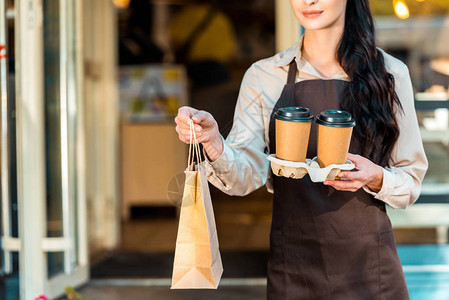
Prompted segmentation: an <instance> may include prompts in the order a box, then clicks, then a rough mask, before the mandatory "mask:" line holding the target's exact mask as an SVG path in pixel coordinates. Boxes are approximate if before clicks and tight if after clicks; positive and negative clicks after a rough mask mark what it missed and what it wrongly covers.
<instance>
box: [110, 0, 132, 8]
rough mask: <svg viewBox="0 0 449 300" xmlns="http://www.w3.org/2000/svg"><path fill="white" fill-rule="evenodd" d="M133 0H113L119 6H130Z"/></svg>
mask: <svg viewBox="0 0 449 300" xmlns="http://www.w3.org/2000/svg"><path fill="white" fill-rule="evenodd" d="M130 1H131V0H112V2H114V4H115V6H117V7H118V8H128V7H129V2H130Z"/></svg>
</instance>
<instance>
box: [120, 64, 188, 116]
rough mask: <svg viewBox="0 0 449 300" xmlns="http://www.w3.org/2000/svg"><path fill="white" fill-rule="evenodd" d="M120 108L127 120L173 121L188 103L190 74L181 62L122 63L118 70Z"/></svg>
mask: <svg viewBox="0 0 449 300" xmlns="http://www.w3.org/2000/svg"><path fill="white" fill-rule="evenodd" d="M119 89H120V112H121V115H122V117H123V118H124V120H127V121H131V122H132V121H166V120H169V121H172V120H173V118H174V117H175V116H176V114H177V112H178V108H179V107H181V106H183V105H186V104H187V78H186V72H185V68H184V67H183V66H180V65H166V64H151V65H139V66H123V67H120V70H119Z"/></svg>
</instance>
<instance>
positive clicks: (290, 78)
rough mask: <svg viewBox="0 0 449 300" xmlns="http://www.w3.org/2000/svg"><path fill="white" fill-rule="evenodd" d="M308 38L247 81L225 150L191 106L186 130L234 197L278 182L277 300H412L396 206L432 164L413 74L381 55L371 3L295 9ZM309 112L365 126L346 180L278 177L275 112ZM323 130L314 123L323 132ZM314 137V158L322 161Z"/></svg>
mask: <svg viewBox="0 0 449 300" xmlns="http://www.w3.org/2000/svg"><path fill="white" fill-rule="evenodd" d="M290 3H291V6H292V8H293V11H294V13H295V15H296V18H297V19H298V21H299V22H300V24H301V25H302V26H303V27H304V28H305V33H304V35H303V37H302V38H301V39H300V41H299V42H298V43H297V44H296V45H295V46H294V47H292V48H290V49H287V50H285V51H282V52H280V53H278V54H276V55H275V56H273V57H271V58H268V59H264V60H261V61H258V62H256V63H255V64H253V65H252V66H251V67H250V68H249V69H248V71H247V72H246V74H245V76H244V78H243V82H242V86H241V90H240V94H239V98H238V102H237V106H236V111H235V116H234V125H233V128H232V130H231V133H230V134H229V136H228V138H227V140H226V141H225V140H224V139H223V138H222V137H221V136H220V134H219V132H218V128H217V124H216V122H215V121H214V119H213V117H212V116H211V115H210V114H209V113H207V112H204V111H197V110H195V109H193V108H190V107H182V108H181V109H180V110H179V113H178V116H177V117H176V119H175V121H176V123H177V127H176V130H177V132H178V133H179V138H180V139H181V140H182V141H184V142H186V143H189V142H190V141H189V130H188V129H189V126H188V121H189V120H190V119H192V120H193V121H194V123H195V130H196V132H197V135H198V136H199V142H201V143H202V144H203V146H204V150H205V153H206V155H207V158H208V163H207V167H208V170H209V174H208V178H209V181H210V182H211V183H212V184H214V185H215V186H217V187H218V188H220V189H221V190H223V191H224V192H226V193H228V194H232V195H245V194H248V193H250V192H251V191H253V190H255V189H257V188H259V187H260V186H262V185H264V184H267V187H268V189H269V190H270V191H273V192H274V200H273V220H272V227H271V234H270V258H269V265H268V298H270V299H408V297H409V296H408V291H407V286H406V283H405V279H404V274H403V271H402V268H401V264H400V261H399V258H398V255H397V252H396V245H395V240H394V236H393V233H392V229H391V224H390V221H389V219H388V216H387V214H386V212H385V204H388V205H390V206H391V207H393V208H406V207H407V206H409V205H411V204H412V203H413V202H414V201H416V199H417V197H418V195H419V192H420V188H421V182H422V179H423V177H424V174H425V172H426V170H427V160H426V157H425V154H424V151H423V146H422V142H421V139H420V134H419V128H418V123H417V119H416V114H415V110H414V102H413V91H412V86H411V81H410V76H409V73H408V69H407V67H406V66H405V65H404V64H403V63H401V62H400V61H398V60H396V59H395V58H393V57H392V56H390V55H388V54H386V53H385V52H383V51H382V50H380V49H378V48H376V46H375V38H374V24H373V18H372V16H371V13H370V10H369V1H368V0H347V1H346V0H290ZM292 105H296V106H303V107H308V108H310V110H311V112H312V113H313V114H314V115H317V114H318V113H319V112H320V111H323V110H327V109H338V108H342V109H344V110H347V111H350V112H351V113H352V114H353V117H354V118H355V119H356V122H357V125H356V127H355V129H354V134H353V139H352V141H351V147H350V152H351V154H349V155H348V159H350V160H351V161H352V162H353V163H354V164H355V166H356V169H355V170H354V171H350V172H343V171H342V172H340V173H339V177H341V178H344V180H341V181H325V182H324V184H320V183H312V182H311V181H310V179H309V178H308V176H306V177H304V178H303V179H301V180H296V179H291V178H284V177H278V176H273V175H272V174H271V171H270V168H269V162H268V161H267V160H266V156H267V153H275V149H274V147H275V143H274V141H275V131H274V124H273V123H274V120H273V112H274V111H276V110H277V109H278V108H279V107H287V106H292ZM312 127H313V126H312ZM316 139H317V133H316V130H315V129H312V131H311V136H310V140H309V149H308V153H307V157H309V158H312V157H314V156H315V155H316Z"/></svg>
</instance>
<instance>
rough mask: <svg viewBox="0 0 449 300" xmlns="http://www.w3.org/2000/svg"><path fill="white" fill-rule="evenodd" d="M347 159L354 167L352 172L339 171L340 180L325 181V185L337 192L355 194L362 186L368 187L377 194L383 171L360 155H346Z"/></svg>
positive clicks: (380, 185) (380, 186)
mask: <svg viewBox="0 0 449 300" xmlns="http://www.w3.org/2000/svg"><path fill="white" fill-rule="evenodd" d="M348 159H349V160H350V161H352V162H353V163H354V165H355V169H354V170H352V171H341V172H340V173H338V177H340V178H341V180H326V181H324V182H323V184H325V185H330V186H332V187H334V188H335V189H336V190H339V191H349V192H355V191H357V190H359V189H360V188H362V187H363V186H365V185H366V186H367V187H369V188H370V189H371V190H372V191H374V192H376V193H378V192H379V191H380V190H381V188H382V182H383V170H382V168H381V167H380V166H379V165H376V164H375V163H373V162H372V161H370V160H369V159H367V158H365V157H362V156H360V155H354V154H351V153H348Z"/></svg>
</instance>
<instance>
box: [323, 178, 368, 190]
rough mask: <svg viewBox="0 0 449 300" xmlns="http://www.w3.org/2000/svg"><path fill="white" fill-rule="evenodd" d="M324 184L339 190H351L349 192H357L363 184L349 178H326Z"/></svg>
mask: <svg viewBox="0 0 449 300" xmlns="http://www.w3.org/2000/svg"><path fill="white" fill-rule="evenodd" d="M323 184H324V185H330V186H332V187H333V188H335V189H336V190H339V191H349V192H355V191H357V190H358V189H360V188H361V187H362V186H363V185H361V184H360V182H358V181H349V180H326V181H324V182H323Z"/></svg>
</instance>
